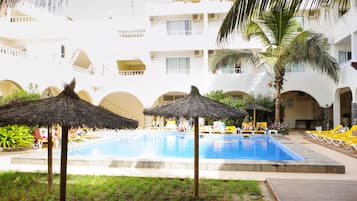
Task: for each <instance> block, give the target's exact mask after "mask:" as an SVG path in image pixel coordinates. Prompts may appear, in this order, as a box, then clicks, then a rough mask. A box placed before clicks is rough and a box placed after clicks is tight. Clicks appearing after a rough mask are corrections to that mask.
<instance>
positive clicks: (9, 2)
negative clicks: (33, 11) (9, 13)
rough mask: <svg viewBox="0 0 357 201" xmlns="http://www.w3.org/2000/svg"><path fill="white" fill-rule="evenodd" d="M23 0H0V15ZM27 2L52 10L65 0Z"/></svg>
mask: <svg viewBox="0 0 357 201" xmlns="http://www.w3.org/2000/svg"><path fill="white" fill-rule="evenodd" d="M21 2H24V0H0V16H3V15H4V14H5V11H6V9H7V8H10V7H13V6H15V5H17V4H19V3H21ZM27 2H30V3H33V4H34V5H35V6H39V7H47V8H48V9H49V10H54V9H56V8H58V7H60V6H61V5H62V4H63V3H64V2H67V0H27Z"/></svg>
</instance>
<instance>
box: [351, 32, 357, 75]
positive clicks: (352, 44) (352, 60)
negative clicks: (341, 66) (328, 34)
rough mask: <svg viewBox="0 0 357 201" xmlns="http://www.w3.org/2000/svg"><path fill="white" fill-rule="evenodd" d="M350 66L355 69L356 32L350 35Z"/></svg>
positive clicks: (356, 57) (356, 61)
mask: <svg viewBox="0 0 357 201" xmlns="http://www.w3.org/2000/svg"><path fill="white" fill-rule="evenodd" d="M351 52H352V55H351V56H352V58H351V65H352V66H353V67H354V68H355V69H357V32H353V33H352V34H351Z"/></svg>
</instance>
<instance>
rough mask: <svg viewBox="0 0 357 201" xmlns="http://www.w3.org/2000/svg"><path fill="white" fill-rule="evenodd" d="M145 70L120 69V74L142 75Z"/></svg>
mask: <svg viewBox="0 0 357 201" xmlns="http://www.w3.org/2000/svg"><path fill="white" fill-rule="evenodd" d="M144 72H145V70H119V75H123V76H142V75H144Z"/></svg>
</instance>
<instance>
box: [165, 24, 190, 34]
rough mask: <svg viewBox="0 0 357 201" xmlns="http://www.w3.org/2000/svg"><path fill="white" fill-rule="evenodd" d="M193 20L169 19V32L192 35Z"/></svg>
mask: <svg viewBox="0 0 357 201" xmlns="http://www.w3.org/2000/svg"><path fill="white" fill-rule="evenodd" d="M191 33H192V30H191V20H176V21H167V34H168V35H169V36H171V35H191Z"/></svg>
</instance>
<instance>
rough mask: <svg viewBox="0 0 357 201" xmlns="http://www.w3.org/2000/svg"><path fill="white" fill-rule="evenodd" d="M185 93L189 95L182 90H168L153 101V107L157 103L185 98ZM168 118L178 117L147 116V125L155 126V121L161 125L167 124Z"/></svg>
mask: <svg viewBox="0 0 357 201" xmlns="http://www.w3.org/2000/svg"><path fill="white" fill-rule="evenodd" d="M185 95H187V94H186V93H185V92H180V91H170V92H166V93H164V94H163V95H161V96H160V97H158V98H157V99H156V100H155V102H154V103H153V105H152V107H154V106H157V105H162V104H165V103H168V102H171V101H174V100H177V99H180V98H183V97H184V96H185ZM168 119H176V118H164V117H156V116H154V117H153V116H145V126H146V127H151V126H153V125H152V124H153V121H155V122H157V123H159V125H160V126H165V125H166V121H167V120H168Z"/></svg>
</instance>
